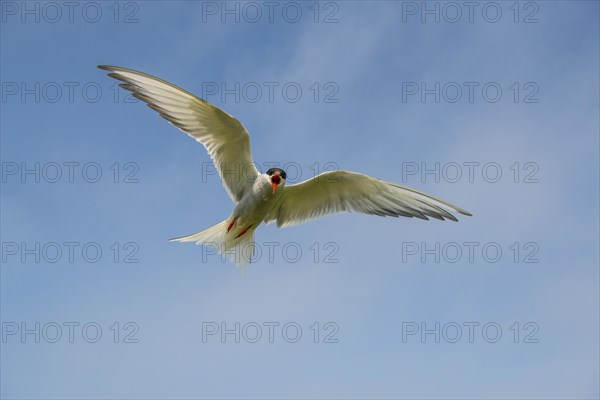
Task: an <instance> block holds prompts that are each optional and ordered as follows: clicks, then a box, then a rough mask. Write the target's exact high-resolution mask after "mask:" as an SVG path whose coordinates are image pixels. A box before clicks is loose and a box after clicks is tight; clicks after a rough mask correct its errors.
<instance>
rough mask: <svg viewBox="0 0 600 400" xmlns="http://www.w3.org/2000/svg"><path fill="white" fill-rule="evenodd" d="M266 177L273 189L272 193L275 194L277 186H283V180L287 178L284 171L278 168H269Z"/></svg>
mask: <svg viewBox="0 0 600 400" xmlns="http://www.w3.org/2000/svg"><path fill="white" fill-rule="evenodd" d="M267 177H268V178H269V182H270V183H271V186H272V187H273V193H275V191H276V190H277V188H278V187H279V186H285V178H287V175H286V173H285V171H284V170H282V169H280V168H271V169H270V170H268V171H267Z"/></svg>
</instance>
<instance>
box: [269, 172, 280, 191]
mask: <svg viewBox="0 0 600 400" xmlns="http://www.w3.org/2000/svg"><path fill="white" fill-rule="evenodd" d="M280 183H281V177H280V176H279V175H278V174H275V175H273V176H272V177H271V186H273V193H275V191H276V190H277V186H279V184H280Z"/></svg>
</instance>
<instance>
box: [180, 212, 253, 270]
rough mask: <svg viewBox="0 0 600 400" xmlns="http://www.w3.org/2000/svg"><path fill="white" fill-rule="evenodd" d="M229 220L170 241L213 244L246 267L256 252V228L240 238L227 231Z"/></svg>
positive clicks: (221, 252) (238, 264)
mask: <svg viewBox="0 0 600 400" xmlns="http://www.w3.org/2000/svg"><path fill="white" fill-rule="evenodd" d="M229 223H230V221H229V220H225V221H223V222H220V223H218V224H216V225H214V226H211V227H210V228H208V229H205V230H203V231H202V232H198V233H194V234H192V235H188V236H182V237H178V238H173V239H170V240H169V241H170V242H196V244H203V245H205V246H207V247H208V246H213V247H214V248H216V249H217V251H218V252H219V253H220V254H223V255H224V256H225V257H227V258H228V259H229V260H230V261H232V262H234V263H235V264H236V265H237V266H238V267H245V266H246V264H248V263H249V262H250V260H251V259H252V255H253V253H254V229H249V230H248V231H247V232H246V233H244V234H243V235H242V236H240V237H239V238H236V236H235V234H234V231H233V230H232V231H230V232H227V228H228V227H229Z"/></svg>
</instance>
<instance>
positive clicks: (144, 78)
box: [99, 66, 471, 265]
mask: <svg viewBox="0 0 600 400" xmlns="http://www.w3.org/2000/svg"><path fill="white" fill-rule="evenodd" d="M99 68H102V69H105V70H108V71H110V73H109V76H111V77H113V78H115V79H118V80H121V81H123V82H125V83H122V84H121V85H120V86H121V87H123V88H125V89H127V90H130V91H131V92H133V96H135V97H137V98H139V99H141V100H143V101H144V102H146V103H147V104H148V106H149V107H150V108H152V109H154V110H156V111H157V112H158V113H159V114H160V115H161V116H162V117H163V118H165V119H167V120H168V121H169V122H170V123H171V124H173V125H175V126H176V127H178V128H179V129H181V130H182V131H184V132H185V133H187V134H188V135H190V136H191V137H193V138H194V139H196V140H197V141H198V142H200V143H201V144H202V145H204V147H205V148H206V149H207V151H208V153H209V154H210V156H211V157H212V159H213V161H214V163H215V165H216V167H217V169H218V171H219V174H220V177H221V180H222V182H223V185H224V186H225V189H226V190H227V192H228V194H229V196H230V197H231V199H232V201H233V202H234V204H235V208H234V210H233V212H232V213H231V215H230V216H229V217H228V218H227V219H225V220H224V221H222V222H220V223H218V224H217V225H214V226H213V227H211V228H209V229H206V230H204V231H202V232H199V233H195V234H192V235H188V236H183V237H180V238H175V239H172V240H174V241H180V242H196V243H197V244H205V245H213V246H216V247H217V249H218V251H219V252H221V253H222V254H224V255H226V256H227V257H228V258H229V259H230V260H232V261H233V262H235V263H236V264H238V265H245V264H247V263H248V262H249V261H250V258H251V256H252V252H253V250H254V246H253V245H254V231H255V230H256V228H258V226H259V225H260V224H262V223H271V222H276V223H277V226H278V227H283V226H290V225H295V224H300V223H304V222H306V221H308V220H311V219H314V218H318V217H321V216H324V215H327V214H332V213H336V212H341V211H353V212H360V213H364V214H371V215H379V216H392V217H399V216H404V217H416V218H420V219H425V220H426V219H428V217H432V218H436V219H440V220H444V219H450V220H453V221H456V220H457V219H456V218H455V217H454V216H453V215H452V214H451V213H449V212H448V211H447V210H448V209H449V210H451V211H456V212H458V213H460V214H463V215H471V214H470V213H468V212H467V211H465V210H463V209H462V208H460V207H457V206H455V205H453V204H450V203H448V202H446V201H444V200H441V199H438V198H436V197H433V196H431V195H428V194H425V193H423V192H419V191H417V190H415V189H411V188H407V187H405V186H401V185H397V184H394V183H390V182H385V181H381V180H379V179H376V178H372V177H369V176H367V175H363V174H359V173H355V172H349V171H331V172H326V173H323V174H321V175H318V176H316V177H315V178H312V179H309V180H307V181H304V182H301V183H299V184H296V185H290V186H287V187H286V177H287V176H286V173H285V171H283V170H281V169H279V168H271V169H270V170H269V171H267V172H266V173H264V174H262V173H260V172H259V171H258V170H257V169H256V167H255V165H254V162H253V160H252V154H251V152H250V140H249V134H248V131H247V130H246V129H245V128H244V126H243V125H242V124H241V123H240V122H239V121H238V120H237V119H235V118H234V117H232V116H230V115H229V114H227V113H226V112H224V111H223V110H221V109H219V108H217V107H215V106H214V105H212V104H210V103H208V102H206V101H204V100H202V99H200V98H198V97H196V96H194V95H193V94H191V93H189V92H187V91H185V90H183V89H181V88H179V87H177V86H174V85H172V84H170V83H168V82H166V81H163V80H161V79H158V78H156V77H153V76H151V75H147V74H145V73H143V72H138V71H134V70H131V69H127V68H121V67H112V66H99Z"/></svg>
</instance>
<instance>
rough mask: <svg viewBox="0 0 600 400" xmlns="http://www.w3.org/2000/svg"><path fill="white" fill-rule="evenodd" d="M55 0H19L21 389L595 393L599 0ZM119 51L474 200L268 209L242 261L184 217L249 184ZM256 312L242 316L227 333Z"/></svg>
mask: <svg viewBox="0 0 600 400" xmlns="http://www.w3.org/2000/svg"><path fill="white" fill-rule="evenodd" d="M36 4H37V6H36ZM53 4H59V8H56V6H45V5H43V4H42V3H36V2H29V3H22V2H5V1H3V2H2V24H1V25H0V29H1V45H2V48H1V56H2V60H1V81H2V93H1V94H2V100H1V107H2V114H1V122H0V127H1V150H0V155H1V159H2V186H1V187H2V193H1V206H2V209H1V218H2V225H1V236H2V238H1V242H2V267H1V270H0V273H1V284H0V288H1V296H0V299H1V306H0V311H1V321H2V335H3V336H2V342H1V343H0V344H1V346H2V351H1V357H0V361H1V367H2V368H1V372H0V377H1V385H0V386H1V392H0V395H1V396H2V398H166V397H178V398H282V397H293V398H307V397H311V398H314V397H319V398H328V397H329V398H367V397H368V398H482V397H487V398H531V399H537V398H557V399H558V398H586V399H587V398H598V396H599V395H600V393H599V386H598V383H599V382H598V376H599V372H600V371H599V365H598V360H599V347H598V335H599V328H598V327H599V317H598V315H599V305H598V304H599V303H598V301H599V274H598V262H599V258H598V239H599V237H598V221H599V215H598V202H599V196H598V181H599V176H598V170H599V160H598V149H599V142H598V138H599V136H598V132H599V129H600V128H599V125H598V124H599V114H598V113H599V112H598V110H599V108H600V104H599V91H598V88H599V80H598V70H599V67H600V65H599V54H598V51H599V50H598V49H599V42H598V38H599V26H598V20H599V19H598V13H599V10H598V3H597V2H583V1H579V2H578V1H575V2H566V1H564V2H563V1H552V2H550V1H548V2H529V3H526V2H523V3H518V4H517V7H516V8H515V6H514V3H513V2H506V3H505V2H498V3H492V4H491V5H490V3H485V2H483V3H477V5H476V6H474V7H475V8H474V9H473V10H472V21H470V20H469V10H468V9H467V8H465V7H464V6H460V4H461V3H452V5H450V6H448V5H447V4H446V3H439V4H440V5H439V22H436V21H435V17H436V15H435V14H427V13H426V11H427V10H431V9H434V10H435V8H434V7H436V6H435V4H436V3H422V2H396V3H395V2H361V1H353V2H329V3H327V2H323V3H319V4H318V10H319V11H318V14H315V13H316V11H315V10H316V9H315V6H314V4H313V3H312V2H310V3H300V2H297V3H283V2H281V3H277V6H276V8H274V9H273V14H272V21H269V17H268V15H269V14H268V12H269V9H268V7H269V6H268V5H266V4H265V3H261V2H259V3H235V2H230V3H227V7H230V9H233V10H236V9H235V7H239V8H238V10H239V15H238V17H239V22H236V21H235V18H236V15H235V14H226V13H225V14H223V17H224V18H225V22H222V21H221V17H222V15H221V13H223V12H224V11H226V10H224V9H223V7H225V6H224V5H223V4H224V3H222V2H204V3H201V2H175V3H174V4H169V6H168V7H167V6H166V4H165V3H163V2H160V1H152V2H150V1H148V2H129V3H120V4H119V6H118V7H117V8H115V6H114V4H113V3H111V2H82V3H77V5H76V6H74V7H75V8H74V9H73V10H72V14H69V10H68V9H67V8H66V6H64V5H62V6H61V5H60V3H53ZM236 4H237V6H236ZM248 4H250V5H248ZM442 4H443V5H442ZM456 4H458V5H459V9H460V13H461V14H460V16H458V14H455V11H456V7H455V8H454V9H453V8H452V7H454V6H455V5H456ZM36 7H37V8H36ZM52 7H54V8H52ZM249 7H250V8H249ZM252 7H254V8H252ZM256 8H258V9H260V10H261V17H260V18H257V19H258V20H257V21H256V22H253V21H252V20H253V19H255V14H254V11H255V10H256ZM284 9H285V10H286V11H285V13H284V11H283V10H284ZM484 9H485V11H483V10H484ZM27 10H30V12H29V13H28V11H27ZM31 10H32V11H31ZM84 10H85V11H84ZM297 10H300V12H301V15H300V17H299V20H298V21H297V22H292V20H293V19H294V18H295V15H296V14H294V12H295V11H297ZM498 10H499V11H500V13H501V14H496V11H498ZM98 11H99V12H100V14H97V12H98ZM57 12H58V14H57ZM235 12H236V11H234V13H235ZM423 12H425V14H423V15H422V14H421V13H423ZM36 18H38V21H36ZM422 18H425V19H424V20H422ZM315 19H316V21H317V22H315ZM95 20H97V21H96V22H93V21H95ZM454 20H456V21H455V22H452V21H454ZM115 21H116V22H115ZM126 21H127V23H126ZM492 21H496V22H492ZM326 22H327V23H326ZM98 64H112V65H120V66H125V67H129V68H134V69H138V70H142V71H145V72H147V73H150V74H153V75H156V76H159V77H161V78H162V79H165V80H168V81H171V82H173V83H175V84H177V85H179V86H182V87H183V88H185V89H187V90H189V91H191V92H193V93H197V94H201V93H204V94H206V93H207V92H206V90H207V88H214V87H215V85H216V87H218V88H219V92H218V93H215V94H211V93H209V95H210V97H209V96H207V98H208V99H209V100H210V101H212V102H213V103H214V104H216V105H218V106H220V107H222V108H223V109H224V110H226V111H227V112H229V113H230V114H232V115H234V116H236V117H237V118H238V119H239V120H240V121H242V123H243V124H244V125H245V126H246V128H247V129H248V130H249V132H250V134H251V144H252V148H253V154H254V160H255V161H256V162H257V163H258V164H259V166H261V168H262V169H263V171H265V170H266V169H267V168H264V166H265V165H267V164H268V163H279V165H284V164H286V163H288V165H289V164H290V163H291V164H292V165H294V166H295V167H296V168H297V169H298V171H300V173H299V175H300V176H299V177H298V180H303V179H308V178H310V177H312V176H313V175H314V172H315V171H322V170H323V169H326V168H328V167H329V166H332V165H333V166H336V167H339V168H341V169H348V170H353V171H359V172H363V173H366V174H370V175H373V176H376V177H378V178H381V179H385V180H389V181H394V182H399V183H402V184H406V185H408V186H411V187H414V188H417V189H419V190H423V191H426V192H429V193H432V194H434V195H437V196H440V197H442V198H444V199H446V200H449V201H451V202H453V203H456V204H458V205H460V206H461V207H464V208H465V209H467V210H469V211H471V212H472V213H473V214H474V216H473V217H472V218H466V217H465V218H460V222H459V223H452V222H440V221H429V222H426V221H420V220H412V219H390V218H385V219H384V218H376V217H369V216H363V215H342V214H340V215H336V216H330V217H327V218H325V219H322V220H319V221H315V222H312V223H310V224H306V225H302V226H298V227H293V228H286V229H277V228H276V227H274V226H265V227H261V228H260V229H259V230H258V231H257V233H256V235H255V238H256V241H257V244H258V246H260V247H261V249H262V250H263V253H262V255H261V256H260V257H257V259H256V261H255V262H254V263H252V264H250V265H249V266H248V268H247V270H246V272H245V273H244V274H241V273H240V271H239V270H237V269H236V268H235V267H234V266H233V265H232V264H230V263H228V262H224V261H222V260H221V259H220V258H219V257H218V256H215V255H213V254H211V253H210V251H208V249H203V248H202V247H198V246H194V245H191V244H181V243H169V242H168V241H167V240H168V239H169V238H171V237H175V236H181V235H185V234H189V233H193V232H197V231H200V230H202V229H205V228H206V227H209V226H212V225H213V224H215V223H217V222H220V221H221V220H223V219H224V218H226V217H227V216H228V215H229V213H230V212H231V210H232V204H231V203H230V201H229V199H228V197H227V195H226V193H225V191H224V190H223V188H222V187H221V184H220V182H219V180H218V178H216V177H215V176H214V175H210V174H203V173H202V171H203V170H205V169H206V166H207V165H208V163H209V162H210V159H209V157H208V155H207V154H206V152H205V151H204V149H202V147H201V146H200V145H199V144H197V143H195V142H194V141H193V140H191V139H190V138H188V137H187V136H186V135H184V134H183V133H181V132H179V131H178V130H177V129H175V128H174V127H172V126H170V125H169V124H167V123H166V122H165V121H163V120H162V119H160V118H159V117H157V116H156V115H155V113H154V112H153V111H152V110H150V109H148V108H147V107H145V106H143V105H142V104H140V103H136V102H133V103H130V102H128V101H126V99H125V93H124V92H123V91H119V92H116V91H115V86H114V81H112V80H111V79H110V78H108V77H106V76H105V75H104V73H103V71H101V70H98V69H97V68H96V65H98ZM236 84H239V87H240V90H239V91H238V92H237V95H239V97H240V99H239V101H236V99H235V96H236V92H235V87H236ZM436 84H439V88H440V89H439V91H438V92H437V94H438V95H439V97H440V99H439V102H436V101H435V96H436V92H435V88H436ZM221 85H225V88H229V89H230V90H233V92H232V93H233V94H231V93H230V94H225V95H224V98H222V95H223V93H222V92H221V88H222V86H221ZM269 85H271V86H272V87H274V91H273V98H272V101H270V99H269V97H268V95H267V94H268V92H267V91H266V89H265V90H264V91H262V93H261V95H260V96H257V95H255V94H254V92H252V91H251V90H254V89H255V88H256V87H257V86H258V87H260V88H263V89H264V88H267V87H269ZM423 85H424V86H423ZM70 87H71V88H73V89H72V92H71V93H70V92H69V88H70ZM284 87H285V88H290V87H291V88H292V89H294V88H298V87H299V88H300V89H301V91H302V95H301V96H299V98H298V101H295V102H293V101H292V100H291V99H293V92H291V91H289V92H284V91H283V88H284ZM409 87H410V88H414V87H417V88H419V90H421V88H425V89H426V90H427V89H428V90H430V94H426V95H425V96H424V101H423V100H422V97H421V92H420V91H419V92H418V93H416V94H414V95H413V94H409V93H408V92H407V88H409ZM457 87H459V88H461V94H460V96H458V94H457V92H455V90H456V88H457ZM469 87H472V88H473V92H472V96H473V97H472V99H469V96H468V94H469V93H468V88H469ZM57 88H58V89H57ZM244 88H245V89H244ZM483 88H486V91H485V92H484V91H483ZM497 88H500V90H501V95H500V96H499V97H498V96H496V95H494V93H495V92H494V90H496V89H497ZM292 89H290V90H292ZM317 89H318V93H317ZM98 90H99V91H98ZM431 91H433V92H431ZM290 93H292V94H290ZM70 94H72V97H70ZM115 96H117V98H116V99H115ZM286 96H287V97H286ZM457 96H458V97H457ZM223 100H224V101H223ZM454 100H456V101H454ZM36 163H37V164H36ZM115 163H117V164H115ZM36 165H38V166H37V167H36ZM436 165H439V169H440V173H439V174H440V176H439V179H436V177H435V175H433V174H426V175H424V176H421V173H422V171H423V169H435V167H436ZM457 165H458V166H459V167H460V171H461V177H460V178H459V179H453V177H454V174H453V173H452V171H455V170H456V166H457ZM57 166H58V167H57ZM69 166H71V167H69ZM415 166H417V167H418V168H419V170H418V171H417V173H416V174H414V175H407V171H409V168H414V167H415ZM469 166H472V168H473V170H472V171H473V175H472V179H468V173H469ZM36 168H38V171H39V172H37V173H39V175H40V176H39V182H36V177H35V174H36V172H33V173H30V174H25V175H22V173H23V170H24V169H29V170H34V171H35V169H36ZM57 168H58V171H60V173H61V176H60V178H57V177H56V175H55V172H56V171H57ZM69 168H72V171H73V179H72V182H71V181H70V179H69V176H68V175H69V171H70V170H69ZM453 168H454V170H453ZM84 171H85V172H84ZM97 171H100V173H101V176H100V177H99V178H98V181H97V182H92V181H94V180H96V178H95V176H96V172H97ZM115 171H118V172H119V173H118V175H115V174H116V172H115ZM290 171H291V170H289V171H288V172H290ZM497 171H499V172H500V173H501V176H500V177H498V178H496V175H495V172H497ZM517 171H518V174H517ZM54 180H56V182H52V181H54ZM115 180H116V181H117V183H115ZM125 181H127V182H125ZM36 243H38V244H39V245H38V246H39V250H36V247H35V246H36ZM65 243H66V244H65ZM69 243H74V244H69ZM114 243H117V245H116V247H115V245H114ZM69 246H71V247H69ZM269 246H271V248H273V249H274V251H273V254H272V257H271V258H270V257H269V256H267V253H268V249H269ZM436 246H438V247H437V248H438V249H439V250H436ZM57 248H58V249H59V250H60V252H61V253H60V255H59V254H58V253H56V251H57ZM70 248H72V249H73V259H72V260H71V259H70V258H69V249H70ZM84 248H85V249H86V251H85V252H83V249H84ZM98 248H99V249H100V250H101V252H102V253H101V255H99V256H96V255H95V251H96V250H97V249H98ZM117 248H118V249H119V251H118V253H117V250H116V249H117ZM28 249H33V250H32V251H29V250H28ZM284 249H286V250H285V251H284ZM298 249H299V251H300V252H301V253H297V251H298ZM431 249H433V250H431ZM457 249H459V251H460V252H461V253H455V251H457ZM469 249H473V253H472V257H471V256H470V254H469ZM483 249H485V251H483ZM498 249H499V250H500V251H501V255H499V256H496V255H495V254H496V253H495V251H497V250H498ZM36 256H39V257H40V261H39V262H36V260H35V257H36ZM436 256H438V257H439V258H440V260H439V262H436V260H435V257H436ZM96 258H97V259H98V260H97V261H96V262H92V261H94V260H95V259H96ZM132 260H133V261H135V260H137V262H135V263H130V262H125V261H132ZM327 261H334V262H327ZM453 261H454V262H453ZM532 261H535V262H532ZM36 323H39V324H40V325H39V326H40V328H39V330H38V332H37V333H38V335H39V339H40V340H39V343H36V337H35V335H36V334H35V333H30V334H25V335H22V333H23V332H22V330H23V328H25V329H29V330H32V331H34V332H35V331H36V325H35V324H36ZM69 323H73V324H72V325H71V326H73V329H74V331H73V332H74V333H73V340H72V343H71V341H70V340H69V328H68V326H69ZM115 323H118V327H117V325H114V324H115ZM127 323H131V324H129V325H127ZM222 323H223V324H225V325H224V326H222V325H221V324H222ZM236 323H239V324H240V325H239V326H240V330H239V334H240V341H239V343H236V341H235V337H234V336H235V335H233V334H229V335H226V336H225V337H224V338H221V336H220V332H219V333H218V334H215V335H208V333H207V332H208V331H207V329H209V327H212V328H214V327H215V326H216V327H218V329H219V330H221V328H222V327H225V328H227V329H230V330H235V327H236ZM270 323H273V324H272V326H273V327H274V328H273V329H274V336H273V340H272V343H271V341H270V340H269V339H268V336H269V335H268V333H269V329H268V326H269V324H270ZM315 323H318V325H315ZM327 323H331V324H329V325H327ZM515 323H516V324H515ZM77 324H78V325H77ZM86 324H87V325H86ZM277 324H278V325H277ZM286 324H287V325H286ZM436 324H439V327H440V328H439V330H438V333H439V336H440V340H439V343H437V342H436V340H435V334H427V335H425V336H424V337H422V336H421V330H422V328H425V329H428V330H433V331H435V330H436V326H438V325H436ZM257 325H258V326H259V327H260V329H261V332H262V336H261V337H260V338H259V339H258V340H257V341H256V343H253V341H254V340H252V339H253V338H254V332H255V327H256V326H257ZM56 326H59V327H60V329H61V333H62V336H61V337H60V338H58V339H56V335H55V332H56ZM84 326H86V327H88V328H89V327H90V326H91V328H90V329H88V328H86V329H88V330H86V332H87V333H86V335H87V336H85V335H84V334H83V327H84ZM284 326H287V327H290V326H291V327H292V328H291V330H288V331H286V332H287V333H286V334H284V332H283V327H284ZM456 326H459V327H460V329H461V333H462V336H460V338H458V339H456V340H454V338H455V334H454V332H455V330H456ZM469 326H473V329H474V333H473V338H472V340H469V328H468V327H469ZM484 326H485V327H487V328H486V331H485V332H484V330H483V327H484ZM97 327H99V328H100V329H101V330H102V335H101V337H99V338H98V340H97V341H96V342H95V343H90V342H93V341H94V340H93V339H94V332H95V329H96V328H97ZM297 327H299V328H300V329H301V330H302V335H301V336H300V337H299V338H298V341H297V342H295V343H291V342H292V341H293V340H292V339H293V338H294V329H297ZM415 327H417V329H419V331H418V332H417V333H416V334H414V335H409V334H408V332H409V331H408V330H409V329H411V328H415ZM490 327H491V328H490ZM497 327H499V328H500V329H501V332H502V334H501V336H500V337H498V338H496V337H495V334H494V332H495V329H497ZM488 328H489V329H488ZM115 331H118V332H119V335H118V337H115ZM134 331H135V332H134ZM315 331H317V332H319V335H318V337H317V338H316V341H317V342H318V343H315ZM132 332H133V336H128V337H127V334H128V333H132ZM516 332H518V335H516ZM203 334H204V339H205V340H203ZM328 334H332V336H327V335H328ZM326 337H327V338H328V340H326ZM132 339H135V340H137V343H128V342H129V341H131V340H132ZM332 339H335V340H333V341H337V342H335V343H330V342H331V341H332ZM496 339H497V340H496ZM53 341H56V342H55V343H52V342H53ZM115 341H116V342H117V343H115Z"/></svg>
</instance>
